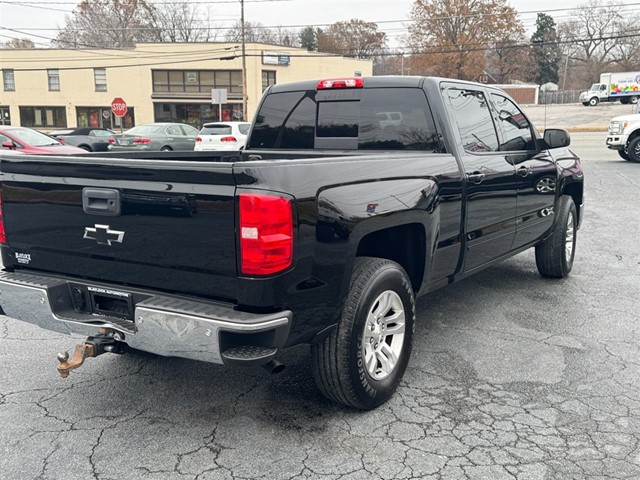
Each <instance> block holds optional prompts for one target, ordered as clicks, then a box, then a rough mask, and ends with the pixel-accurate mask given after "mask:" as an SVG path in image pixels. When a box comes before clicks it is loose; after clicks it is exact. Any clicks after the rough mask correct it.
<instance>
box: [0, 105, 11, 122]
mask: <svg viewBox="0 0 640 480" xmlns="http://www.w3.org/2000/svg"><path fill="white" fill-rule="evenodd" d="M0 125H11V111H10V110H9V107H0Z"/></svg>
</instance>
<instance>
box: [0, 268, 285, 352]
mask: <svg viewBox="0 0 640 480" xmlns="http://www.w3.org/2000/svg"><path fill="white" fill-rule="evenodd" d="M74 283H77V282H75V281H74ZM87 284H88V283H87ZM91 285H94V286H96V287H101V288H105V287H106V288H115V289H117V290H121V288H119V287H109V286H105V285H99V284H91ZM145 293H146V298H145V299H144V300H142V301H140V302H138V303H136V304H135V305H134V315H133V318H134V319H133V321H132V320H127V319H122V318H117V317H111V316H104V315H96V314H92V313H89V312H78V311H76V310H75V309H74V307H73V301H72V297H71V291H70V288H69V282H68V281H67V280H66V279H63V278H56V277H47V276H41V275H34V274H25V273H18V272H16V273H10V272H0V307H1V308H2V310H3V311H4V314H5V315H7V316H8V317H11V318H15V319H17V320H22V321H24V322H28V323H32V324H34V325H37V326H39V327H41V328H44V329H47V330H52V331H55V332H59V333H65V334H79V335H85V336H94V335H97V334H98V333H99V330H100V329H109V330H113V331H117V332H120V333H121V334H123V337H124V341H125V342H126V343H127V344H128V345H129V346H130V347H133V348H136V349H138V350H143V351H146V352H151V353H155V354H158V355H163V356H167V357H182V358H190V359H193V360H201V361H205V362H212V363H223V359H222V355H221V351H220V333H221V332H235V333H244V334H250V333H253V334H258V335H259V334H260V333H262V332H265V333H273V331H274V330H279V331H280V333H281V335H278V337H280V338H285V337H286V335H282V333H284V332H282V330H283V329H284V330H286V332H287V333H288V329H289V327H290V324H291V318H292V314H291V312H290V311H281V312H277V313H270V314H251V313H246V312H240V311H236V310H234V309H233V306H232V305H227V304H218V303H213V302H198V301H194V300H191V299H185V298H182V297H171V296H165V295H156V294H153V293H150V292H145ZM283 343H284V342H283ZM273 346H274V347H278V346H282V345H273Z"/></svg>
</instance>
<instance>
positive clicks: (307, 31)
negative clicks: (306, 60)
mask: <svg viewBox="0 0 640 480" xmlns="http://www.w3.org/2000/svg"><path fill="white" fill-rule="evenodd" d="M320 35H322V29H320V28H313V27H304V28H303V29H302V30H300V33H299V34H298V40H299V42H300V46H301V47H302V48H306V49H307V51H309V52H315V51H317V50H318V37H319V36H320Z"/></svg>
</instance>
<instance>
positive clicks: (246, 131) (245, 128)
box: [238, 123, 251, 135]
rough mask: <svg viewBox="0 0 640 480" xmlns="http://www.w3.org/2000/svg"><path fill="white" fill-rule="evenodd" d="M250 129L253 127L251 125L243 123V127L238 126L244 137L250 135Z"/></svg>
mask: <svg viewBox="0 0 640 480" xmlns="http://www.w3.org/2000/svg"><path fill="white" fill-rule="evenodd" d="M249 127H251V124H250V123H243V124H241V125H238V130H240V133H241V134H242V135H246V134H248V133H249Z"/></svg>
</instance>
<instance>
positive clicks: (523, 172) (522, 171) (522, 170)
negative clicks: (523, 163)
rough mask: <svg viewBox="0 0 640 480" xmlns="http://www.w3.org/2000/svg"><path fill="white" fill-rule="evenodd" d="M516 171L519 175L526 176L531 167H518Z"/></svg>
mask: <svg viewBox="0 0 640 480" xmlns="http://www.w3.org/2000/svg"><path fill="white" fill-rule="evenodd" d="M516 172H517V173H518V175H520V176H521V177H526V176H527V175H529V174H530V173H531V167H520V168H519V169H518V170H516Z"/></svg>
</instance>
